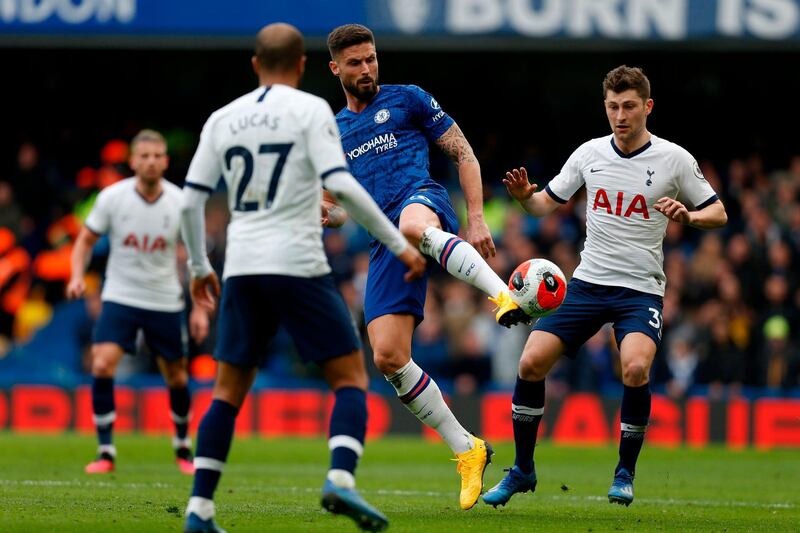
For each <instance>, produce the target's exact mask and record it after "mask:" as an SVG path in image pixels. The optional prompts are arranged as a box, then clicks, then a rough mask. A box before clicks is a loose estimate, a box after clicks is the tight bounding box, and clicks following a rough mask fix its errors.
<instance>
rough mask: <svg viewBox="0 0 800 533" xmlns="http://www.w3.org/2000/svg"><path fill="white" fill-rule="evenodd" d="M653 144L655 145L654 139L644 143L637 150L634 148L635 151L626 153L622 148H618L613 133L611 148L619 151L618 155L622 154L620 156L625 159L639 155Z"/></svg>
mask: <svg viewBox="0 0 800 533" xmlns="http://www.w3.org/2000/svg"><path fill="white" fill-rule="evenodd" d="M652 145H653V142H652V140H650V141H647V142H646V143H644V145H643V146H642V147H640V148H637V149H636V150H634V151H633V152H631V153H629V154H626V153H625V152H623V151H622V150H620V149H619V148H617V145H616V144H614V136H613V135H612V136H611V148H613V149H614V151H615V152H617V155H618V156H620V157H622V158H624V159H630V158H632V157H636V156H637V155H639V154H641V153H642V152H644V151H645V150H647V149H648V148H650V147H651V146H652Z"/></svg>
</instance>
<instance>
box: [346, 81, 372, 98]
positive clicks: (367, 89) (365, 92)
mask: <svg viewBox="0 0 800 533" xmlns="http://www.w3.org/2000/svg"><path fill="white" fill-rule="evenodd" d="M343 85H344V88H345V90H346V91H347V92H348V93H350V94H351V95H353V96H355V97H356V99H358V100H360V101H361V102H369V101H370V100H372V98H373V97H374V96H375V94H376V93H377V92H378V80H377V79H376V80H372V83H370V84H369V85H359V84H358V81H356V82H355V83H353V84H343Z"/></svg>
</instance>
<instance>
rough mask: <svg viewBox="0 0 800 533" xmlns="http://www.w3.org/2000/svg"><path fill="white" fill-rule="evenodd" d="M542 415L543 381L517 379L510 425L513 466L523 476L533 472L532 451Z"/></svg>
mask: <svg viewBox="0 0 800 533" xmlns="http://www.w3.org/2000/svg"><path fill="white" fill-rule="evenodd" d="M543 414H544V380H541V381H525V380H524V379H522V378H520V377H517V384H516V385H515V386H514V396H513V397H512V400H511V423H512V424H513V426H514V446H515V448H516V457H515V458H514V464H515V465H516V466H517V467H518V468H519V469H520V470H522V472H524V473H525V474H530V473H531V472H533V450H534V448H535V447H536V437H537V434H538V432H539V422H541V420H542V415H543Z"/></svg>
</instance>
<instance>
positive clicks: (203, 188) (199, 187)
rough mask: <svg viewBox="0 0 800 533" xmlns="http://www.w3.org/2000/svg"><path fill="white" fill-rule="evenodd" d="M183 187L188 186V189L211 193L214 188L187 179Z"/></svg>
mask: <svg viewBox="0 0 800 533" xmlns="http://www.w3.org/2000/svg"><path fill="white" fill-rule="evenodd" d="M184 187H189V188H190V189H196V190H198V191H202V192H204V193H208V194H213V193H214V189H212V188H211V187H209V186H208V185H201V184H199V183H192V182H191V181H187V182H186V184H185V185H184Z"/></svg>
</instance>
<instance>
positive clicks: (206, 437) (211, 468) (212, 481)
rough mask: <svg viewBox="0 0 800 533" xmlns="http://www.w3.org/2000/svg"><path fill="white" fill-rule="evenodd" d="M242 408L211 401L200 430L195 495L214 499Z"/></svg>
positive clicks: (195, 464)
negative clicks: (237, 416)
mask: <svg viewBox="0 0 800 533" xmlns="http://www.w3.org/2000/svg"><path fill="white" fill-rule="evenodd" d="M237 414H239V409H237V408H236V407H234V406H233V405H231V404H229V403H228V402H224V401H222V400H214V401H213V402H211V407H209V409H208V412H207V413H206V415H205V416H204V417H203V421H202V422H200V428H199V429H198V431H197V451H196V453H195V458H194V466H195V474H194V486H193V487H192V496H200V497H202V498H208V499H209V500H211V499H213V498H214V491H215V490H216V489H217V484H218V483H219V478H220V476H221V475H222V469H223V467H224V466H225V460H226V459H227V458H228V452H229V451H230V449H231V441H232V440H233V429H234V426H235V423H236V415H237Z"/></svg>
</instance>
